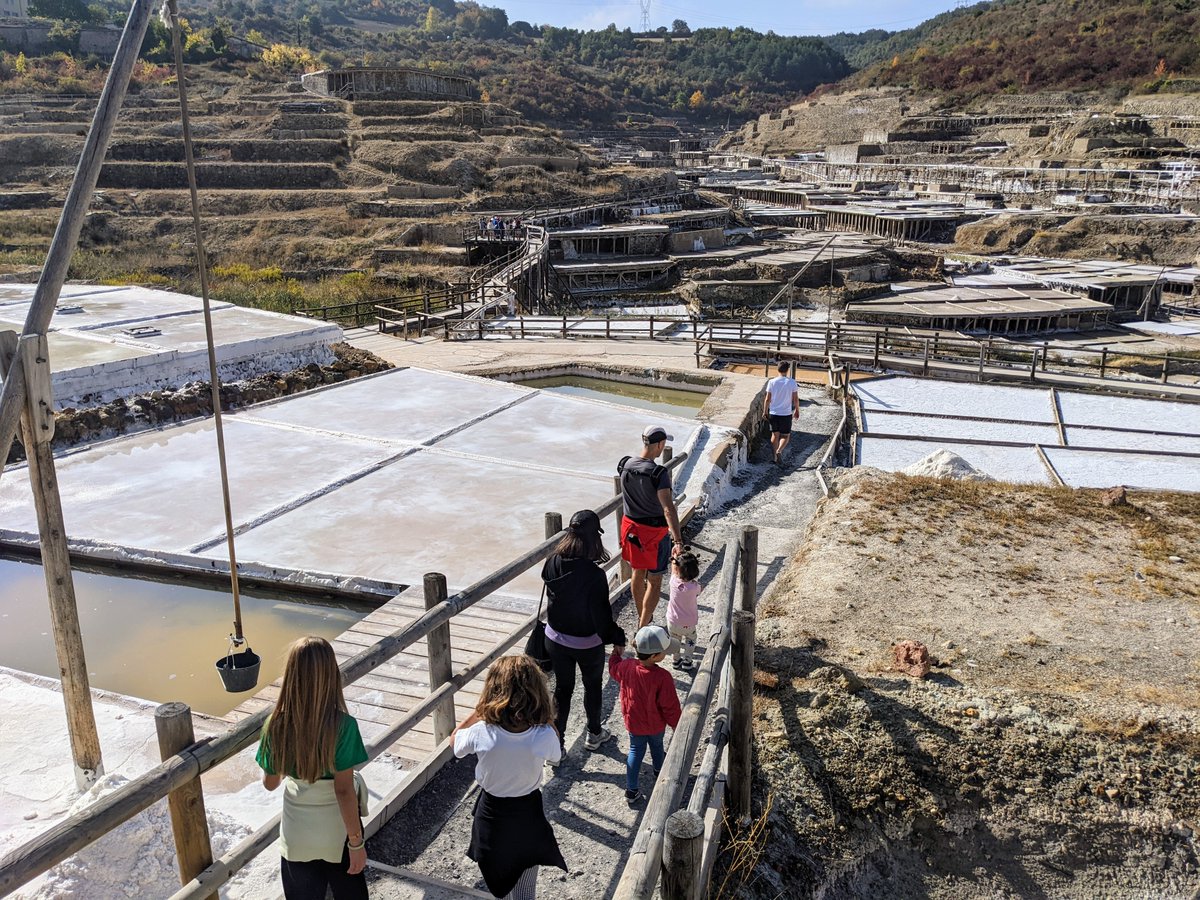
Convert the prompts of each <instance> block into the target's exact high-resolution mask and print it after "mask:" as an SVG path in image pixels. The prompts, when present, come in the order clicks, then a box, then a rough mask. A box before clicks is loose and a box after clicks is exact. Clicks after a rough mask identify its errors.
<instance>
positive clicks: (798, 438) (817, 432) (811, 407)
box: [369, 386, 841, 900]
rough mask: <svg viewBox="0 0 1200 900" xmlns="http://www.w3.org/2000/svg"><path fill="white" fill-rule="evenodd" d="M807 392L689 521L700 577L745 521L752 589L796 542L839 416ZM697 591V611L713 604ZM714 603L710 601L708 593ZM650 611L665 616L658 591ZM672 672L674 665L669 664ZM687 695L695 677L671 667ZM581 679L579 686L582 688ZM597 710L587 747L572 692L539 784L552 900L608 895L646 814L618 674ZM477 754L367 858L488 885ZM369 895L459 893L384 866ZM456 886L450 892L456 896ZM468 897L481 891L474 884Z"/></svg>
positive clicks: (630, 627)
mask: <svg viewBox="0 0 1200 900" xmlns="http://www.w3.org/2000/svg"><path fill="white" fill-rule="evenodd" d="M801 391H802V393H801V397H802V399H803V400H805V401H806V403H805V405H804V407H803V408H802V410H801V416H800V421H799V422H798V423H797V433H796V434H795V435H794V436H793V440H792V445H791V446H790V447H789V448H788V454H787V458H786V459H785V461H784V464H783V465H782V466H775V465H773V464H772V463H771V461H770V447H769V445H768V444H767V442H766V441H765V440H764V441H761V442H760V443H759V446H757V447H756V448H755V450H754V451H753V453H752V457H751V460H750V461H749V462H748V463H747V464H746V465H745V466H744V467H743V468H742V470H741V471H740V472H739V473H738V474H737V476H736V478H735V482H734V490H733V491H732V492H731V497H732V499H729V500H728V501H727V502H726V503H725V504H723V505H722V506H720V507H718V508H716V509H713V510H710V511H709V512H708V514H707V515H706V516H705V517H704V519H703V520H701V521H693V523H692V524H691V525H690V526H689V528H688V529H687V530H686V536H687V538H688V539H689V541H690V542H691V544H692V546H693V548H694V549H695V550H696V551H697V552H698V553H699V555H700V558H701V565H702V567H703V568H702V571H701V579H700V580H701V582H702V583H703V584H704V585H706V586H708V585H711V584H713V582H714V581H715V579H716V577H717V574H718V572H719V569H720V558H719V552H720V550H721V548H722V547H723V545H724V543H725V542H726V541H727V540H729V539H730V538H735V537H736V536H737V535H738V534H739V533H740V530H741V528H742V526H744V525H756V526H758V528H759V596H760V597H761V596H762V595H763V592H765V591H766V590H768V589H769V588H770V586H771V585H772V583H773V582H774V580H775V578H776V576H777V575H778V574H779V572H780V571H781V570H782V568H783V566H784V564H785V562H786V561H787V559H788V558H789V557H790V555H791V554H792V553H793V552H794V551H795V549H796V548H797V546H798V545H799V543H800V542H801V540H802V539H803V536H804V529H805V527H806V526H807V524H808V522H809V521H810V520H811V518H812V515H813V512H814V510H815V507H816V502H817V500H818V499H819V498H820V496H821V491H820V487H819V485H818V483H817V479H816V475H815V472H814V468H813V467H814V466H815V465H816V462H817V460H818V459H819V458H820V455H821V453H822V452H823V449H824V446H825V443H826V441H827V439H828V437H829V435H831V434H832V432H833V429H834V428H836V427H837V423H838V420H839V417H840V415H841V408H840V406H839V405H837V404H835V403H834V402H832V401H830V400H829V399H827V398H826V397H825V396H824V393H823V391H821V390H819V389H812V388H807V387H805V386H801ZM706 600H708V595H707V593H706V594H703V595H701V622H702V623H703V621H704V616H705V613H706V612H711V605H709V604H708V603H706ZM709 603H711V600H709ZM618 604H619V610H618V612H619V616H618V618H619V621H620V623H621V625H622V627H624V628H625V629H626V631H627V632H628V633H629V634H630V635H631V636H632V634H633V633H634V631H635V630H636V629H635V624H634V620H635V617H634V612H633V606H632V604H631V603H629V602H628V596H626V598H624V599H623V600H621V601H618ZM658 609H659V612H658V614H657V616H656V618H657V619H659V620H660V622H661V621H663V618H662V617H663V616H665V612H666V603H665V601H664V602H663V603H662V604H660V606H659V608H658ZM668 671H672V670H668ZM673 674H675V675H676V679H675V680H676V685H677V687H678V688H679V691H680V693H681V694H682V693H683V692H685V691H686V690H687V689H688V686H689V683H690V676H688V675H686V674H684V673H677V672H673ZM578 693H579V689H578V688H577V694H578ZM603 709H604V713H605V715H606V717H607V719H606V724H607V726H608V728H609V730H610V731H612V732H613V735H614V738H613V739H612V740H611V741H609V742H608V743H606V744H605V745H604V747H603V748H602V749H601V750H599V751H597V752H594V753H589V752H588V751H587V750H585V749H584V747H583V728H584V723H583V710H582V702H581V700H580V699H579V697H578V696H577V697H576V699H575V702H574V703H573V705H572V716H571V720H570V722H569V724H568V726H567V748H568V754H567V758H566V760H565V761H564V763H563V764H562V766H560V767H559V768H558V769H557V770H551V769H547V773H548V774H549V773H551V772H553V774H552V775H550V777H548V779H547V781H546V783H545V785H544V786H543V793H544V797H545V804H546V810H547V815H548V816H549V818H550V821H551V823H552V824H553V826H554V830H555V834H556V835H557V836H558V840H559V843H560V845H561V847H562V851H563V856H564V857H565V858H566V860H567V863H568V865H569V866H570V869H571V871H570V873H569V874H567V873H563V872H562V871H561V870H558V869H542V871H541V874H540V877H539V882H538V883H539V888H540V891H541V894H542V895H543V896H551V895H553V896H554V897H555V898H556V900H575V898H579V900H583V898H587V900H593V898H597V897H606V896H609V895H610V894H611V892H612V890H613V888H614V887H615V886H616V884H617V882H618V881H619V880H620V877H621V870H622V868H623V866H624V863H625V858H626V851H627V849H628V847H629V846H630V843H631V842H632V840H633V835H634V833H635V832H636V831H637V828H638V825H639V823H640V820H641V814H642V809H643V808H644V803H643V804H641V805H639V806H638V807H636V808H630V807H629V806H628V804H627V803H626V801H625V796H624V786H625V785H624V781H625V755H624V754H625V751H626V750H627V749H628V740H627V737H626V735H625V729H624V725H623V723H622V720H621V711H620V708H619V705H618V703H617V690H616V685H615V684H613V683H610V682H609V681H608V678H607V676H606V677H605V687H604V706H603ZM473 768H474V759H473V758H468V759H467V760H458V761H455V762H452V763H451V764H449V765H448V766H446V768H444V769H443V770H442V772H441V773H439V775H438V777H437V778H436V779H435V781H434V783H433V784H432V785H430V786H429V787H428V788H426V789H425V790H424V791H422V792H421V793H420V794H419V795H418V796H417V797H416V798H414V800H413V801H412V802H410V803H409V805H408V808H407V810H406V811H405V813H404V814H403V815H401V816H399V817H397V818H396V819H393V820H392V821H391V822H390V823H389V824H388V825H387V826H386V827H385V828H384V829H383V830H382V831H381V832H380V833H379V835H377V836H376V837H375V838H374V839H373V840H372V841H371V844H370V847H369V851H370V857H371V859H373V860H377V861H379V862H382V863H385V864H388V865H391V866H395V867H402V868H404V869H407V870H411V871H413V872H416V873H420V874H421V875H424V876H429V877H432V878H435V879H438V880H441V881H445V882H450V883H453V884H456V885H459V886H461V887H463V888H467V889H468V890H469V891H470V889H474V890H475V891H478V890H484V886H483V882H482V879H481V878H480V877H479V870H478V868H477V867H476V866H475V864H474V863H473V862H471V861H470V860H469V859H468V858H467V856H466V850H467V845H468V843H469V841H470V836H471V816H472V810H473V805H474V802H475V797H476V794H477V791H478V789H477V788H476V787H475V785H474V780H473V777H472V773H473ZM652 786H653V781H652V776H651V772H650V769H649V761H647V764H646V768H645V769H644V770H643V775H642V784H641V787H642V789H643V791H645V792H647V793H648V792H649V790H650V789H651V788H652ZM372 877H373V881H374V883H373V885H372V896H373V897H377V898H391V900H400V898H405V900H407V898H410V897H434V896H456V894H454V893H453V892H446V891H443V892H442V893H437V892H436V890H437V889H434V888H431V887H430V886H429V885H427V884H422V885H419V886H418V885H415V884H413V883H411V882H406V881H405V880H404V879H402V878H400V877H398V876H394V875H387V874H379V873H374V874H373V875H372ZM462 895H463V894H462V893H461V892H460V893H458V894H457V896H462ZM468 895H470V896H477V895H476V894H474V893H473V892H471V893H469V894H468Z"/></svg>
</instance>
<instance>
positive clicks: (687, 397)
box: [516, 375, 708, 419]
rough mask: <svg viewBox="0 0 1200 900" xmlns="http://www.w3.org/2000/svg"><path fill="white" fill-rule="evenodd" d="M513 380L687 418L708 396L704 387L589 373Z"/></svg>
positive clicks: (694, 414) (575, 395) (693, 415)
mask: <svg viewBox="0 0 1200 900" xmlns="http://www.w3.org/2000/svg"><path fill="white" fill-rule="evenodd" d="M516 383H517V384H523V385H525V386H526V387H533V388H540V389H541V390H544V391H550V392H552V393H555V394H567V395H569V396H572V397H587V398H589V399H591V400H605V401H607V402H609V403H620V404H621V405H623V406H635V407H638V408H640V409H647V410H651V411H653V412H659V413H667V414H669V415H673V416H682V417H683V418H686V419H694V418H695V417H696V413H697V412H698V411H699V410H700V407H701V406H703V405H704V401H705V400H706V399H707V398H708V393H707V391H684V390H680V389H679V388H670V387H659V386H658V385H655V384H631V383H629V382H625V381H611V380H609V379H607V378H594V377H591V376H588V375H554V376H551V377H548V378H529V379H525V380H523V381H518V382H516Z"/></svg>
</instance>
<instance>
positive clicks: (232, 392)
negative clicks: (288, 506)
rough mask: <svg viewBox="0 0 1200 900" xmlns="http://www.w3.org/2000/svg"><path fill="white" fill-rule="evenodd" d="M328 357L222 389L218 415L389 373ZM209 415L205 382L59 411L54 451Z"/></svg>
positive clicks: (346, 350) (383, 364)
mask: <svg viewBox="0 0 1200 900" xmlns="http://www.w3.org/2000/svg"><path fill="white" fill-rule="evenodd" d="M333 353H334V359H333V361H332V362H330V363H329V364H328V365H323V366H322V365H318V364H316V363H310V364H309V365H307V366H304V367H303V368H300V369H293V370H291V371H289V372H284V373H277V372H269V373H267V374H264V375H259V376H257V377H254V378H248V379H246V380H244V381H231V382H228V383H225V384H222V385H221V409H223V410H231V409H237V408H239V407H242V406H248V405H249V404H251V403H262V402H263V401H266V400H274V399H276V398H278V397H286V396H289V395H291V394H298V393H300V392H302V391H306V390H308V389H309V388H314V387H319V386H321V385H323V384H336V383H337V382H339V381H346V380H348V379H351V378H358V377H360V376H362V375H370V374H373V373H375V372H382V371H384V370H385V369H391V368H393V366H392V364H391V363H389V362H388V361H387V360H384V359H381V358H379V357H378V356H375V354H373V353H370V352H369V351H366V350H360V349H359V348H357V347H352V346H350V345H349V344H334V345H333ZM211 414H212V391H211V388H210V387H209V384H208V382H205V381H195V382H192V383H190V384H187V385H184V386H183V387H182V388H179V389H178V390H159V391H151V392H150V393H147V394H142V395H140V396H136V397H130V398H128V399H118V400H113V401H112V402H111V403H106V404H103V405H101V406H91V407H87V408H83V409H75V408H70V409H63V410H60V411H58V412H56V413H55V414H54V441H53V446H54V447H55V448H56V449H58V448H63V447H71V446H74V445H75V444H80V443H85V442H92V441H96V440H102V439H105V438H110V437H115V436H116V435H119V434H126V433H128V432H133V431H142V430H145V429H147V428H153V427H156V426H160V425H168V424H170V423H172V422H178V421H181V420H183V419H192V418H196V417H199V416H208V415H211ZM24 458H25V451H24V448H23V447H21V445H20V443H19V441H18V442H15V443H14V444H13V448H12V452H11V453H10V454H9V457H8V461H9V463H13V462H18V461H20V460H22V459H24Z"/></svg>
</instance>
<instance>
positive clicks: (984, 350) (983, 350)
mask: <svg viewBox="0 0 1200 900" xmlns="http://www.w3.org/2000/svg"><path fill="white" fill-rule="evenodd" d="M986 354H987V345H986V344H984V343H983V342H982V341H981V342H980V343H979V382H980V383H981V384H982V383H983V359H984V356H985V355H986Z"/></svg>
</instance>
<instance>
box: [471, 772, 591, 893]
mask: <svg viewBox="0 0 1200 900" xmlns="http://www.w3.org/2000/svg"><path fill="white" fill-rule="evenodd" d="M467 856H469V857H470V858H471V859H473V860H474V861H475V862H476V863H478V864H479V871H480V872H482V873H483V880H484V882H486V884H487V887H488V890H489V891H491V892H492V896H495V897H503V896H505V895H507V894H508V893H509V892H511V891H512V889H513V888H514V887H516V885H517V880H518V879H519V878H520V877H521V873H522V872H524V871H525V870H526V869H528V868H530V867H531V866H556V867H558V868H560V869H562V870H563V871H564V872H565V871H566V869H567V864H566V862H565V861H564V860H563V857H562V852H561V851H560V850H559V849H558V841H557V840H555V838H554V832H553V831H552V830H551V828H550V823H549V822H548V821H546V813H545V811H544V810H543V809H542V792H541V791H540V790H539V791H533V792H531V793H528V794H526V795H525V796H523V797H494V796H492V795H491V794H489V793H488V792H487V791H485V790H482V789H480V791H479V797H478V798H477V799H476V800H475V822H474V824H473V825H472V826H471V846H470V847H469V848H467Z"/></svg>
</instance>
